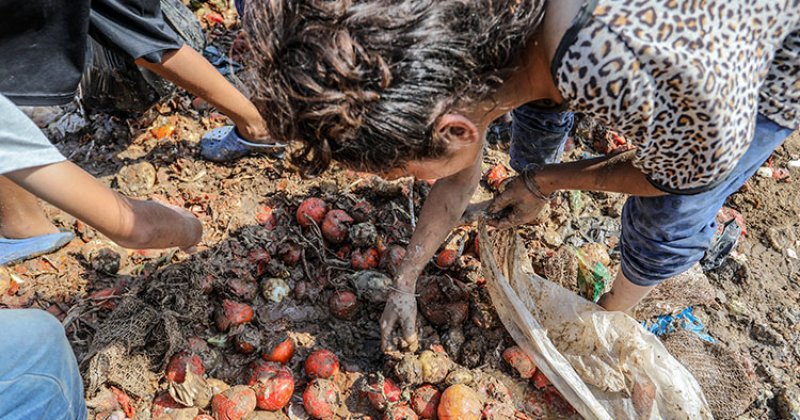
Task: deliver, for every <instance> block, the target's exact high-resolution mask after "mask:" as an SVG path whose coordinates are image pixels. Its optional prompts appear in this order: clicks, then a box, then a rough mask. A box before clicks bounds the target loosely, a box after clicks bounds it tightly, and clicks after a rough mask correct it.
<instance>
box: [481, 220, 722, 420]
mask: <svg viewBox="0 0 800 420" xmlns="http://www.w3.org/2000/svg"><path fill="white" fill-rule="evenodd" d="M493 236H494V238H493V239H494V240H492V239H490V237H489V235H488V233H487V230H486V227H485V226H481V228H480V241H481V261H482V262H483V263H484V264H485V265H486V273H487V282H486V284H487V288H488V290H489V294H490V295H491V297H492V302H493V303H494V304H495V306H496V308H497V313H498V315H499V317H500V319H501V320H502V321H503V324H504V325H505V327H506V329H507V330H508V332H509V333H510V334H511V336H512V337H513V338H514V341H515V342H516V343H517V345H518V346H520V348H522V350H524V351H525V353H526V354H527V355H528V356H529V357H531V358H532V359H533V361H534V363H535V364H536V366H537V368H538V369H539V370H540V371H541V372H542V373H543V374H544V375H545V376H546V377H547V378H548V379H549V380H550V382H551V383H552V384H553V386H554V387H555V389H557V390H558V391H559V393H560V394H561V395H562V396H563V398H564V399H565V400H566V401H568V402H569V403H570V404H571V405H572V406H573V407H574V408H575V410H577V412H578V413H579V414H580V415H582V416H583V417H585V418H593V419H611V418H615V419H616V418H619V419H623V418H627V419H634V418H698V419H702V418H711V411H710V408H709V406H708V403H707V401H706V399H705V397H704V396H703V390H702V389H701V388H700V385H699V384H698V383H697V381H696V380H695V379H694V377H693V376H692V375H691V373H689V371H688V370H686V368H685V367H683V365H681V364H680V363H679V362H678V361H677V360H676V359H675V358H674V357H673V356H671V355H670V354H669V352H667V350H666V349H665V348H664V346H663V344H662V343H661V342H660V341H659V340H658V339H657V338H656V337H655V336H653V335H652V334H648V333H647V332H646V330H645V329H644V328H643V326H642V325H640V324H639V323H637V322H636V321H635V320H634V319H633V318H631V317H629V316H628V315H626V314H625V313H623V312H617V311H605V310H603V309H602V308H600V307H599V306H597V305H595V304H593V303H591V302H588V301H586V300H584V299H582V298H580V297H578V296H577V295H575V294H574V293H572V292H571V291H569V290H566V289H564V288H562V287H560V286H558V285H556V284H554V283H552V282H550V281H547V280H545V279H543V278H541V277H539V276H537V275H536V274H534V273H533V270H532V269H531V266H530V261H529V259H528V256H527V251H526V249H525V247H524V245H523V244H522V241H521V239H520V237H519V236H518V235H516V234H514V233H513V232H510V231H508V230H507V231H495V232H493ZM495 247H496V248H495ZM498 260H499V261H498ZM500 267H502V268H500ZM612 337H613V339H612ZM656 396H657V397H656Z"/></svg>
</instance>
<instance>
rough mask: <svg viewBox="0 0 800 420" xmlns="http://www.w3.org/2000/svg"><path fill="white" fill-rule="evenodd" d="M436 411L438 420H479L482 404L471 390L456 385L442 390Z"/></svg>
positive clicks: (464, 386)
mask: <svg viewBox="0 0 800 420" xmlns="http://www.w3.org/2000/svg"><path fill="white" fill-rule="evenodd" d="M436 411H437V415H438V416H439V419H440V420H479V419H480V418H481V412H482V411H483V403H481V402H480V397H479V396H478V393H476V392H475V391H474V390H473V389H471V388H470V387H468V386H466V385H461V384H456V385H451V386H450V387H449V388H447V389H446V390H444V392H443V393H442V397H441V399H439V408H437V410H436Z"/></svg>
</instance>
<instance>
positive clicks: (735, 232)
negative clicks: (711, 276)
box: [700, 218, 742, 271]
mask: <svg viewBox="0 0 800 420" xmlns="http://www.w3.org/2000/svg"><path fill="white" fill-rule="evenodd" d="M740 236H742V228H741V226H739V223H738V222H737V221H736V218H733V219H731V220H729V221H728V222H726V223H725V224H724V225H723V227H722V233H720V234H717V235H715V237H714V240H713V241H712V242H711V246H710V247H709V248H708V250H707V251H706V255H705V256H704V257H703V259H702V260H701V262H700V264H701V265H702V266H703V270H705V271H711V270H716V269H717V268H719V267H720V266H721V265H722V263H723V262H725V258H727V257H728V255H730V253H731V251H733V248H734V247H735V246H736V242H737V241H738V240H739V237H740Z"/></svg>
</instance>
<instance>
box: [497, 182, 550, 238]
mask: <svg viewBox="0 0 800 420" xmlns="http://www.w3.org/2000/svg"><path fill="white" fill-rule="evenodd" d="M546 203H547V200H542V199H541V198H539V197H536V196H535V195H533V194H531V191H530V190H529V189H528V187H526V186H525V181H524V180H523V179H522V177H519V176H518V177H516V178H514V179H513V180H512V181H511V182H509V184H508V187H507V188H506V190H505V191H503V193H502V194H500V195H499V196H497V197H495V199H494V200H493V201H492V204H491V205H490V206H489V209H488V213H489V216H490V218H489V219H488V223H489V225H491V226H494V227H496V228H500V229H504V228H510V227H514V226H519V225H524V224H526V223H532V222H534V221H535V220H536V218H537V216H539V213H541V211H542V208H543V207H544V205H545V204H546Z"/></svg>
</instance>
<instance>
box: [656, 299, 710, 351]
mask: <svg viewBox="0 0 800 420" xmlns="http://www.w3.org/2000/svg"><path fill="white" fill-rule="evenodd" d="M648 324H649V325H648ZM676 324H677V328H681V329H684V330H686V331H690V332H693V333H695V334H696V335H697V336H698V337H700V338H701V339H702V340H704V341H707V342H709V343H711V344H714V343H716V340H714V338H713V337H711V336H710V335H708V334H707V333H706V332H704V331H703V330H704V329H705V326H704V325H703V323H702V322H701V321H700V320H699V319H697V317H696V316H694V307H692V306H690V307H688V308H686V309H684V310H683V311H681V312H680V313H678V314H677V315H661V316H659V317H658V318H656V319H655V320H654V321H651V322H650V323H648V322H647V321H643V322H642V327H644V328H645V329H646V330H647V331H650V332H651V333H653V334H655V335H658V336H661V335H665V334H668V333H671V332H673V331H675V329H676Z"/></svg>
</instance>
